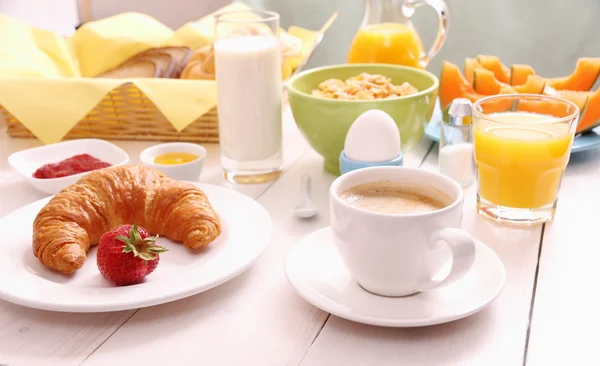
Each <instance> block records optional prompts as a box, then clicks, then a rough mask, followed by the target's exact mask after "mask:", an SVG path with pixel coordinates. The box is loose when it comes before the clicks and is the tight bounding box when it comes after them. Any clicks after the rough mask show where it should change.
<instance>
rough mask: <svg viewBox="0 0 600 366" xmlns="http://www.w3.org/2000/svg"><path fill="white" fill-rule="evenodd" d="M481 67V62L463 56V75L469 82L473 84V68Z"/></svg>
mask: <svg viewBox="0 0 600 366" xmlns="http://www.w3.org/2000/svg"><path fill="white" fill-rule="evenodd" d="M482 68H483V66H481V64H480V63H479V62H477V59H474V58H470V57H467V58H465V64H464V67H463V74H464V75H465V79H467V81H468V82H469V83H471V84H473V71H474V70H475V69H482Z"/></svg>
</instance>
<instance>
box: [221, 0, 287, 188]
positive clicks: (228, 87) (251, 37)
mask: <svg viewBox="0 0 600 366" xmlns="http://www.w3.org/2000/svg"><path fill="white" fill-rule="evenodd" d="M213 47H214V55H215V78H216V82H217V113H218V116H219V140H220V146H221V165H222V166H223V170H224V173H225V178H226V179H227V180H228V181H230V182H234V183H264V182H268V181H271V180H274V179H277V178H278V177H279V175H280V174H281V169H282V163H283V159H282V151H281V150H282V147H281V145H282V116H281V94H282V90H283V89H282V81H281V75H282V74H281V48H280V41H279V14H277V13H274V12H269V11H259V10H247V11H231V12H223V13H219V14H217V15H216V17H215V41H214V44H213Z"/></svg>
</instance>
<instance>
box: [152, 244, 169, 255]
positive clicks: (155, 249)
mask: <svg viewBox="0 0 600 366" xmlns="http://www.w3.org/2000/svg"><path fill="white" fill-rule="evenodd" d="M148 251H149V252H150V253H164V252H168V251H169V249H167V248H165V247H161V246H159V245H154V246H151V247H149V248H148Z"/></svg>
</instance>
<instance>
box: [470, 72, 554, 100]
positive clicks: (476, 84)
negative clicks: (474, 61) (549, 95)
mask: <svg viewBox="0 0 600 366" xmlns="http://www.w3.org/2000/svg"><path fill="white" fill-rule="evenodd" d="M545 85H546V81H545V79H544V78H542V77H539V76H537V75H529V76H528V77H527V82H526V83H524V84H522V85H516V86H510V85H508V84H505V83H502V82H500V81H499V80H498V79H496V77H495V76H494V74H493V73H492V72H491V71H489V70H486V69H475V70H473V90H475V91H476V92H477V93H481V94H486V95H494V94H510V93H522V94H540V93H542V92H543V91H544V87H545Z"/></svg>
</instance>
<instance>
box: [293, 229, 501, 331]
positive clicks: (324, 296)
mask: <svg viewBox="0 0 600 366" xmlns="http://www.w3.org/2000/svg"><path fill="white" fill-rule="evenodd" d="M476 250H477V254H476V257H475V263H474V264H473V268H472V269H471V271H469V273H468V274H467V275H466V276H465V277H464V278H463V279H461V280H459V281H458V282H455V283H453V284H451V285H448V286H446V287H443V288H440V289H438V290H433V291H427V292H422V293H417V294H415V295H412V296H407V297H384V296H378V295H374V294H371V293H369V292H367V291H365V290H363V289H362V288H361V287H360V286H359V285H358V284H357V283H356V281H354V280H353V279H352V278H351V277H350V273H349V272H348V270H347V269H346V267H345V266H344V264H343V262H342V260H341V258H340V257H339V255H338V253H337V251H336V249H335V245H334V243H333V233H332V231H331V229H330V228H329V227H327V228H324V229H321V230H318V231H316V232H314V233H312V234H310V235H308V236H306V237H304V238H303V239H301V240H300V242H298V244H296V246H295V247H294V248H293V249H292V251H291V252H290V254H289V256H288V259H287V263H286V274H287V278H288V281H289V282H290V283H291V284H292V286H293V287H294V288H295V289H296V291H297V292H298V293H299V294H300V296H302V297H303V298H304V299H305V300H306V301H308V302H309V303H311V304H313V305H314V306H316V307H318V308H320V309H321V310H324V311H327V312H329V313H331V314H333V315H336V316H339V317H341V318H344V319H348V320H352V321H355V322H359V323H365V324H371V325H378V326H384V327H418V326H426V325H433V324H441V323H446V322H450V321H453V320H456V319H460V318H464V317H466V316H469V315H471V314H474V313H476V312H478V311H479V310H481V309H483V308H485V307H486V306H487V305H488V304H489V303H491V302H492V301H493V300H494V299H495V298H496V297H497V296H498V295H499V294H500V292H501V291H502V288H503V286H504V282H505V279H506V272H505V270H504V265H503V264H502V261H501V260H500V258H498V256H497V255H496V254H495V253H494V252H493V251H492V250H491V249H489V248H488V247H487V246H486V245H485V244H483V243H481V242H476Z"/></svg>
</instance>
